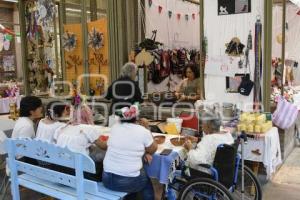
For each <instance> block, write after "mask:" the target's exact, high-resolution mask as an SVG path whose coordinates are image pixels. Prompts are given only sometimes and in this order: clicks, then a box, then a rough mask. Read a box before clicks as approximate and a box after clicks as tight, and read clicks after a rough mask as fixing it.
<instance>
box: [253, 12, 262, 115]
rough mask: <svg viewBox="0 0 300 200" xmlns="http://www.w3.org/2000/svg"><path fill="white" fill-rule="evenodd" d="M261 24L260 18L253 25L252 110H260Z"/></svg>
mask: <svg viewBox="0 0 300 200" xmlns="http://www.w3.org/2000/svg"><path fill="white" fill-rule="evenodd" d="M261 38H262V23H261V20H260V17H258V19H257V20H256V23H255V69H254V98H253V103H254V110H255V111H258V110H259V109H260V106H259V105H260V103H261V85H260V82H261V73H262V41H261Z"/></svg>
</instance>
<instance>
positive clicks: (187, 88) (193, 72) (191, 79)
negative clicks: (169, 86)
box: [175, 64, 202, 102]
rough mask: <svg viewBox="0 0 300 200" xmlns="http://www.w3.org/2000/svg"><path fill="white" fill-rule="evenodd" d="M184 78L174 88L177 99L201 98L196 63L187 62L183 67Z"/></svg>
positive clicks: (192, 100)
mask: <svg viewBox="0 0 300 200" xmlns="http://www.w3.org/2000/svg"><path fill="white" fill-rule="evenodd" d="M184 78H185V79H183V80H182V81H181V83H180V84H179V86H178V88H177V89H176V93H175V94H176V97H177V99H178V100H179V101H181V102H182V101H185V102H186V101H187V102H195V101H197V100H199V99H201V96H202V93H201V88H200V72H199V69H198V66H197V65H196V64H188V65H187V66H186V67H185V69H184Z"/></svg>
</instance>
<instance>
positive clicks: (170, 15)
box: [168, 10, 172, 18]
mask: <svg viewBox="0 0 300 200" xmlns="http://www.w3.org/2000/svg"><path fill="white" fill-rule="evenodd" d="M168 15H169V18H171V17H172V11H171V10H169V11H168Z"/></svg>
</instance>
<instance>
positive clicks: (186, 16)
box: [148, 0, 196, 21]
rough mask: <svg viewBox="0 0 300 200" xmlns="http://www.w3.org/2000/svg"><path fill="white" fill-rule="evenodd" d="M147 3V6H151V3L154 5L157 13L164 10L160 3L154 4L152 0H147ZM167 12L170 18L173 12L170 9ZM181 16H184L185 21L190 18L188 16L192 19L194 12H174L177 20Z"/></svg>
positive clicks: (194, 17) (194, 15)
mask: <svg viewBox="0 0 300 200" xmlns="http://www.w3.org/2000/svg"><path fill="white" fill-rule="evenodd" d="M148 5H149V7H152V6H153V5H154V6H155V7H157V10H158V13H159V14H161V13H162V12H163V11H164V10H165V9H164V7H163V6H161V5H155V4H154V3H153V0H148ZM167 13H168V16H169V18H172V17H173V14H174V12H173V11H172V10H168V11H167ZM183 16H184V18H185V20H186V21H188V20H189V19H190V17H191V19H193V20H195V19H196V13H192V14H182V13H180V12H176V17H177V20H180V19H181V17H183Z"/></svg>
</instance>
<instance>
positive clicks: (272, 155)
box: [244, 127, 282, 179]
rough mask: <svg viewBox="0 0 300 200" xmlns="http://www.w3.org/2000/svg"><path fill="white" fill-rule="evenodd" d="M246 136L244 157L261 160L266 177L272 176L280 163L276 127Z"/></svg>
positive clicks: (249, 159)
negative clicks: (262, 132)
mask: <svg viewBox="0 0 300 200" xmlns="http://www.w3.org/2000/svg"><path fill="white" fill-rule="evenodd" d="M249 135H250V136H253V137H254V138H252V137H248V142H247V143H246V144H245V146H244V147H245V148H244V158H245V160H248V161H253V162H261V163H263V164H264V167H265V168H266V172H267V179H270V178H271V177H272V174H273V173H274V172H276V169H277V167H278V166H279V165H280V164H282V159H281V149H280V140H279V133H278V128H276V127H273V128H272V129H270V130H269V131H268V132H266V133H264V134H256V135H252V134H249Z"/></svg>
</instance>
